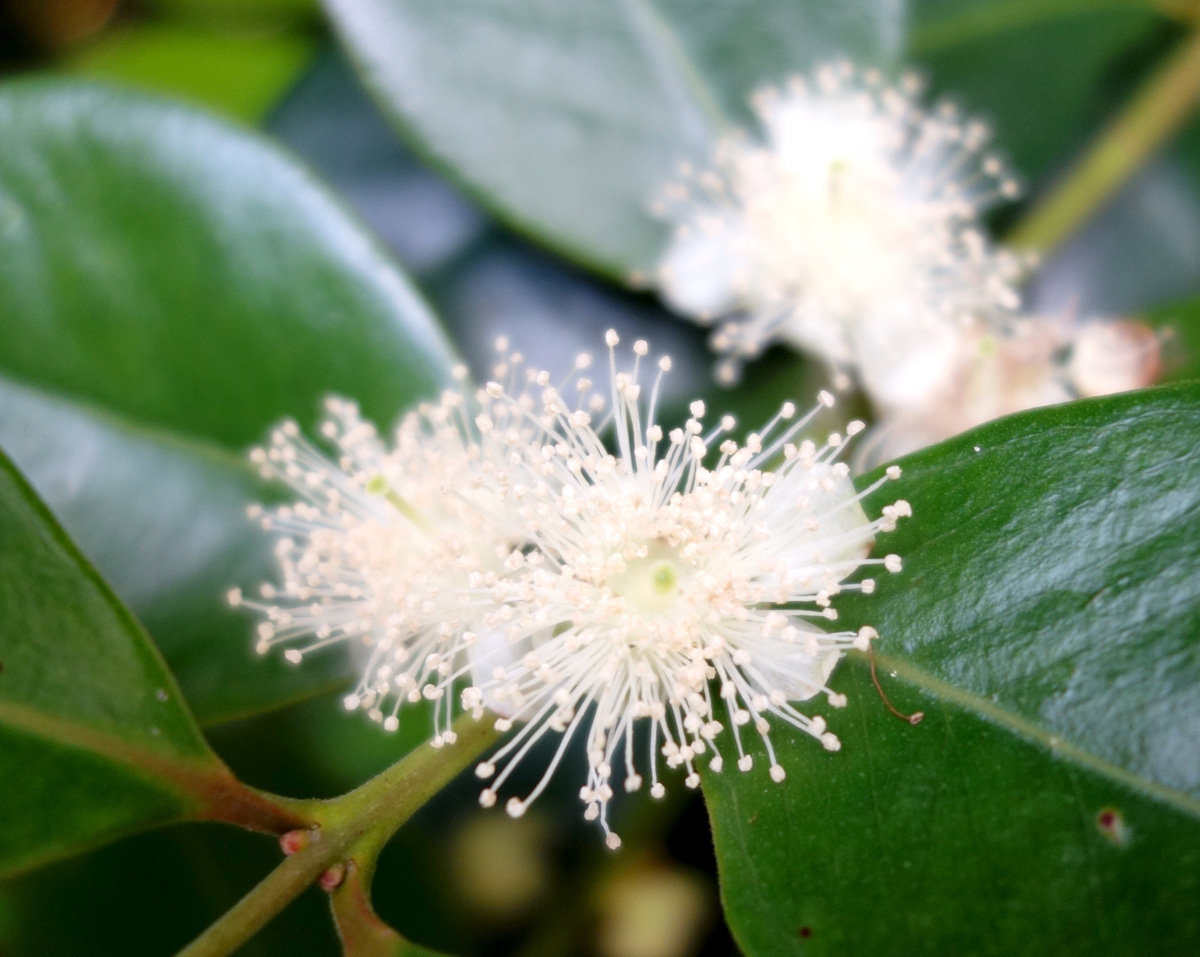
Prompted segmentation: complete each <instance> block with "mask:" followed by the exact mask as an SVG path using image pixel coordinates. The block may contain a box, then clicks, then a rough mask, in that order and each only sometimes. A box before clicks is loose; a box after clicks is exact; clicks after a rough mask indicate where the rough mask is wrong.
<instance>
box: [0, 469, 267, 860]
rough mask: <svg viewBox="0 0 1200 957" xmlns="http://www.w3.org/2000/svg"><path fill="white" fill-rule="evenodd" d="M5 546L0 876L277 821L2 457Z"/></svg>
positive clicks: (0, 615)
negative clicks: (212, 822) (144, 832)
mask: <svg viewBox="0 0 1200 957" xmlns="http://www.w3.org/2000/svg"><path fill="white" fill-rule="evenodd" d="M0 545H2V547H0V666H2V667H0V778H2V779H3V781H4V787H3V788H0V815H2V817H3V820H4V822H5V823H4V828H3V831H2V832H0V874H3V873H10V872H12V871H14V870H22V869H25V868H28V867H32V866H34V865H36V864H39V863H42V862H44V861H46V860H49V859H53V858H55V857H61V856H64V855H66V854H70V853H74V852H77V851H79V850H82V849H84V848H86V847H89V846H92V845H95V844H98V843H101V842H103V841H106V840H111V839H112V838H114V837H117V836H120V835H122V834H126V833H129V832H131V831H134V830H141V829H144V828H146V827H150V826H153V825H157V824H164V823H167V822H170V821H175V820H180V819H183V818H204V817H222V818H225V819H236V820H239V821H241V822H242V823H247V824H249V823H253V822H257V823H259V824H260V826H261V824H262V823H263V822H264V821H266V820H269V819H270V816H271V815H272V814H273V813H275V812H273V811H272V810H271V807H270V806H269V804H268V803H267V802H266V801H265V800H264V799H261V798H258V797H256V796H254V795H253V794H252V793H251V792H248V791H246V789H245V788H243V787H242V785H240V784H239V783H238V782H237V781H236V780H235V779H234V777H233V775H232V774H230V772H229V770H228V769H227V768H226V767H225V765H224V764H222V763H221V761H220V760H219V759H218V758H217V757H216V755H215V754H213V753H212V751H210V750H209V748H208V745H207V744H206V743H205V741H204V738H203V736H202V735H201V734H200V730H199V728H197V726H196V724H195V722H194V720H193V719H192V717H191V715H190V714H189V713H188V710H187V706H186V705H185V704H184V702H183V698H182V695H181V694H180V691H179V688H178V686H177V685H176V684H175V681H174V679H173V678H172V677H171V674H170V672H169V671H168V670H167V668H166V665H165V664H164V663H163V660H162V658H161V657H160V655H159V653H158V651H157V650H156V649H155V647H154V645H153V643H152V642H151V641H150V639H149V638H148V637H147V635H146V633H145V632H144V631H143V630H142V629H141V627H140V626H139V625H138V623H137V622H136V621H135V620H134V618H133V616H132V615H130V613H129V612H128V611H127V610H126V609H125V607H124V606H123V605H122V604H121V603H120V601H119V600H118V599H117V597H116V596H115V595H114V594H113V593H112V591H110V590H109V588H108V586H107V585H106V584H105V583H104V581H103V580H102V579H101V578H100V576H99V575H98V574H97V573H96V572H95V570H94V569H93V568H92V567H91V565H89V564H88V562H87V560H86V559H84V557H83V556H82V555H81V554H80V553H79V551H78V550H77V549H76V548H75V546H74V544H73V543H72V542H71V540H70V539H69V538H68V537H67V536H66V534H65V533H64V532H63V530H62V529H61V528H60V527H59V525H58V524H57V523H56V522H55V520H54V518H53V516H52V515H51V514H50V512H49V511H48V510H47V509H46V507H45V506H44V505H43V504H42V503H41V501H39V500H38V498H37V496H36V495H35V494H34V492H33V490H32V489H31V488H30V487H29V486H28V485H27V484H26V482H25V481H24V479H23V478H22V477H21V475H20V474H19V473H18V472H17V471H16V469H15V468H14V467H13V466H12V464H11V463H10V462H9V460H8V459H7V458H5V457H3V456H0ZM231 805H232V806H231ZM238 805H241V806H242V807H241V808H240V809H239V807H238ZM282 817H283V815H282V812H278V813H277V814H276V817H275V819H276V820H279V819H281V818H282Z"/></svg>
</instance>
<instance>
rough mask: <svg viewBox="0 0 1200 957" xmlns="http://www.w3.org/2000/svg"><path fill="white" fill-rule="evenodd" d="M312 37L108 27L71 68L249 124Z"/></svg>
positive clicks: (301, 61) (284, 82)
mask: <svg viewBox="0 0 1200 957" xmlns="http://www.w3.org/2000/svg"><path fill="white" fill-rule="evenodd" d="M312 52H313V43H312V41H311V40H310V39H309V38H308V37H305V36H301V35H296V34H291V33H279V34H273V35H269V36H263V35H260V34H257V33H245V32H234V31H218V30H213V29H206V28H204V27H200V26H195V25H190V24H178V23H147V24H136V25H133V26H128V27H124V28H121V29H117V30H112V31H107V32H105V33H104V34H102V35H101V36H100V38H99V39H97V40H96V41H95V42H93V43H91V44H89V45H88V46H87V47H86V48H84V49H83V50H82V51H81V52H79V53H77V54H75V55H73V56H72V57H71V58H70V60H69V61H68V62H67V63H66V69H67V70H68V71H69V72H71V73H75V74H78V75H80V76H84V77H91V78H95V79H102V80H113V81H117V82H120V83H126V84H130V85H132V86H136V87H139V88H142V89H145V90H149V91H152V92H157V93H168V94H171V95H173V96H181V97H184V98H185V99H188V100H192V101H194V102H196V103H201V104H203V105H205V106H209V107H212V108H214V109H217V110H220V111H221V112H223V113H228V114H229V115H230V116H234V117H237V118H238V119H241V120H245V121H248V122H257V121H258V120H260V119H262V117H263V116H264V115H266V113H267V111H268V110H269V109H270V108H271V107H272V106H274V105H275V103H276V102H277V101H278V100H279V97H280V96H281V95H282V94H283V93H284V91H285V90H286V89H287V88H288V86H290V85H291V83H292V82H293V81H294V80H295V78H296V76H297V74H298V73H299V72H300V71H301V70H302V69H303V67H304V65H305V64H306V63H307V62H308V60H309V59H310V58H311V56H312Z"/></svg>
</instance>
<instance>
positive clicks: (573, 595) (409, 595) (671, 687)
mask: <svg viewBox="0 0 1200 957" xmlns="http://www.w3.org/2000/svg"><path fill="white" fill-rule="evenodd" d="M607 342H608V346H609V379H610V382H611V388H610V390H609V391H610V394H609V398H608V400H607V401H606V400H605V399H604V397H603V396H602V395H601V394H600V393H599V392H598V391H596V390H595V389H594V387H593V384H592V382H591V380H590V379H588V378H587V377H586V376H585V375H584V374H583V373H584V372H585V370H586V369H587V368H588V366H589V365H590V359H589V358H588V357H586V356H584V357H581V358H580V359H579V360H578V361H577V363H576V366H575V371H574V373H573V374H572V377H569V378H574V381H573V382H564V383H559V384H557V385H551V383H550V377H549V376H548V375H547V374H545V373H539V372H532V371H529V372H525V374H524V377H523V380H524V381H523V382H522V383H520V384H521V385H522V388H521V389H517V388H516V385H517V384H518V382H517V377H516V376H515V375H512V374H510V375H509V381H508V382H507V383H504V382H500V381H497V382H492V383H489V384H488V385H487V386H486V388H485V389H482V390H479V391H478V392H477V393H475V394H474V395H472V396H471V397H470V398H469V399H468V398H467V396H466V393H465V391H464V390H463V389H461V388H459V389H457V390H450V391H449V392H448V393H447V394H446V395H445V396H444V397H443V399H442V401H441V402H440V403H438V404H437V405H432V406H426V407H423V408H422V409H420V410H418V411H417V413H415V414H414V415H413V416H410V417H409V418H408V419H406V421H405V423H404V424H402V426H401V428H400V430H399V432H398V437H397V442H396V445H395V448H394V449H385V448H384V447H383V445H382V444H381V443H380V442H379V440H378V439H377V438H376V436H375V434H374V431H373V430H372V429H371V428H370V427H369V426H367V425H366V424H365V423H363V422H362V421H361V419H359V418H358V417H357V413H356V412H355V411H354V410H353V409H352V407H349V406H348V405H346V404H344V403H341V402H340V401H339V400H334V401H333V403H332V404H331V407H330V411H331V422H332V423H333V424H332V425H328V424H327V426H326V427H325V429H324V430H323V431H324V434H325V437H326V438H327V439H328V440H330V441H332V442H333V443H334V444H336V446H337V447H338V451H339V461H338V463H337V464H336V465H334V463H332V462H330V461H329V460H328V459H326V458H325V457H324V456H322V455H321V454H320V453H319V452H318V451H317V450H316V449H315V448H314V447H312V446H310V445H309V444H308V443H306V442H305V440H304V439H303V438H302V437H301V436H300V435H299V432H298V430H297V429H296V428H295V427H294V425H291V424H285V425H284V426H282V427H281V428H280V429H279V430H277V432H276V433H275V435H274V436H273V440H272V443H271V445H270V447H269V448H268V449H266V450H263V451H261V452H259V453H256V460H257V461H258V462H259V464H260V465H261V466H262V467H263V469H264V473H265V474H267V475H269V476H273V477H282V478H284V479H285V480H286V481H288V482H289V483H290V484H291V485H292V487H293V488H294V489H295V490H296V491H297V492H299V493H300V494H301V495H302V496H303V499H304V500H303V501H302V502H299V503H296V504H293V505H289V506H285V507H283V508H277V509H274V510H271V511H269V512H267V511H264V512H261V513H257V514H259V517H260V518H261V520H263V521H264V523H265V524H266V526H267V527H268V528H270V529H273V530H277V531H280V532H282V533H284V534H285V535H286V536H287V537H286V538H284V539H283V542H282V543H281V546H280V562H281V567H282V569H283V583H282V585H279V586H266V591H265V592H264V593H263V596H262V599H261V600H257V599H256V600H254V601H250V600H247V599H242V598H241V596H240V595H235V596H234V597H235V598H236V599H237V600H239V601H241V602H243V603H245V604H248V605H251V606H252V607H254V608H256V609H258V610H260V611H261V612H262V613H263V614H264V615H265V620H264V621H263V623H262V625H261V626H260V645H259V647H260V650H266V649H267V648H270V647H272V646H274V645H276V644H280V643H285V644H287V645H288V650H287V652H286V654H287V655H288V656H289V658H291V659H292V660H297V661H298V660H300V658H301V657H302V656H303V655H305V654H307V653H309V652H310V651H312V650H313V649H316V648H320V647H324V646H326V645H328V644H331V643H333V642H336V641H341V640H345V639H347V638H354V639H356V640H358V641H360V642H361V644H362V645H363V646H364V647H365V648H366V649H367V658H366V662H365V665H364V672H363V677H362V679H361V680H360V682H359V685H358V687H357V688H356V689H355V691H354V692H353V693H352V694H351V695H350V696H349V697H348V698H347V705H348V706H351V707H361V708H364V709H366V710H367V711H368V713H369V714H370V715H371V716H372V717H373V718H375V719H376V720H379V721H381V722H382V723H383V725H384V727H385V728H388V729H394V728H395V727H396V726H397V724H398V710H399V708H400V707H401V705H402V704H403V703H404V702H410V701H411V702H415V701H419V700H421V699H428V700H431V701H433V702H435V714H436V715H437V716H438V717H437V718H436V719H435V721H436V734H437V737H436V739H435V743H446V742H448V741H450V740H452V735H451V733H449V732H448V731H447V730H446V729H447V728H448V726H449V720H450V718H451V717H452V711H453V705H452V702H453V699H454V698H455V696H456V695H455V692H456V691H458V692H459V698H460V701H461V705H462V707H463V708H464V709H466V710H468V711H470V712H472V713H473V714H474V715H475V716H476V717H477V718H483V716H484V714H485V713H486V712H488V711H490V712H492V713H493V714H495V715H497V716H498V718H497V719H496V726H497V727H498V728H499V729H500V730H502V731H507V730H509V729H511V728H517V730H516V732H515V733H514V734H513V735H512V737H511V738H510V739H509V740H508V741H507V742H505V743H504V744H503V745H502V746H501V747H500V748H499V750H498V751H497V752H496V753H495V754H494V755H492V756H491V757H490V758H489V759H488V760H486V761H484V762H482V763H481V764H480V765H479V766H478V768H477V773H478V775H479V777H480V778H482V779H485V780H486V781H487V785H486V787H485V788H484V790H483V791H482V793H481V796H480V801H481V803H482V804H484V805H485V806H490V805H492V804H494V803H496V802H497V800H498V796H499V793H500V791H501V789H502V788H503V787H504V785H505V783H506V782H507V781H508V779H509V778H510V777H511V775H512V774H513V772H514V769H515V768H516V767H518V766H519V765H520V764H521V762H522V761H523V760H524V759H525V758H526V757H527V756H528V755H529V754H530V752H531V751H532V750H533V748H534V746H535V745H536V743H537V742H538V741H539V740H541V739H542V738H543V737H545V736H546V735H547V734H554V735H558V736H559V742H558V745H557V748H556V749H555V752H554V755H553V757H552V758H551V759H550V761H549V763H548V766H547V767H546V769H545V772H544V774H543V775H542V776H541V779H540V780H539V781H538V783H537V784H536V786H535V787H534V788H533V789H532V790H531V791H530V792H529V793H527V794H525V795H524V796H523V797H512V798H510V799H509V800H508V801H507V803H506V807H507V809H508V811H509V813H510V814H513V815H514V816H515V815H520V814H521V813H523V812H524V810H525V808H526V807H527V806H528V804H529V803H530V802H531V801H533V800H535V799H536V798H537V797H538V795H540V794H541V793H542V791H544V789H545V788H546V787H547V785H548V783H549V781H550V780H551V778H552V776H553V775H554V773H555V771H556V769H557V767H558V765H559V764H560V762H561V760H562V758H563V757H564V755H565V754H566V753H567V751H568V749H569V748H570V747H571V745H572V742H576V741H579V742H580V744H581V746H582V747H583V748H584V750H585V751H586V754H587V761H588V777H587V781H586V782H585V784H584V786H583V787H582V789H581V792H580V796H581V798H582V800H583V802H584V805H585V817H587V818H588V819H595V820H598V821H599V822H600V824H601V826H602V827H603V829H604V831H605V833H606V835H607V840H608V843H609V845H610V846H613V847H616V846H617V845H618V844H619V843H620V842H619V839H618V838H617V836H616V834H614V833H612V832H611V830H610V828H609V824H608V807H609V802H610V801H611V799H612V797H613V793H614V774H616V772H615V771H614V768H617V767H622V772H621V773H619V774H617V779H618V781H619V782H620V784H621V785H622V786H623V788H624V789H625V790H626V791H636V790H638V789H639V788H641V787H642V785H643V782H644V779H645V777H648V778H649V789H650V792H651V794H652V795H653V796H655V797H660V796H662V794H663V793H664V791H665V784H664V782H663V781H662V780H660V774H659V764H660V760H659V759H660V758H662V759H665V763H666V766H667V767H669V768H676V767H680V768H682V769H683V770H684V774H685V783H686V784H687V786H689V787H695V786H697V785H698V784H699V781H700V776H699V762H700V761H701V760H704V761H705V762H706V763H707V767H708V768H709V769H711V770H712V771H714V772H716V771H720V770H721V769H722V767H723V765H724V762H725V756H726V755H728V756H730V758H731V759H732V760H733V761H734V762H735V764H736V766H737V767H738V768H739V769H740V770H742V771H749V770H750V769H751V767H752V765H753V760H754V759H753V757H752V755H751V754H750V753H749V750H748V748H747V745H746V739H745V736H746V734H747V733H748V732H751V731H752V732H753V733H754V734H755V735H757V736H758V737H760V738H761V740H762V742H763V747H764V749H765V752H766V756H767V761H768V768H769V773H770V776H771V778H772V779H774V780H776V781H781V780H783V778H784V776H785V772H784V768H783V767H782V765H781V764H780V763H779V761H778V760H777V759H776V753H775V750H774V747H773V744H772V739H771V733H772V730H773V729H774V728H777V727H780V726H788V727H791V728H794V729H798V730H800V731H802V732H804V733H806V734H809V735H811V736H812V737H814V738H816V739H817V740H818V741H819V742H820V743H821V744H822V745H824V747H825V748H827V749H829V750H837V749H838V748H839V747H840V742H839V740H838V738H837V737H836V736H835V735H834V734H833V733H832V732H830V731H829V730H828V728H827V725H826V721H825V719H824V718H823V717H821V716H820V715H809V714H806V713H804V712H803V711H801V710H799V709H798V708H797V707H796V706H795V704H794V702H798V701H804V700H807V699H811V698H816V697H818V696H822V697H823V698H824V700H825V702H826V703H827V704H828V705H829V706H830V707H834V708H836V707H840V706H841V705H843V704H844V703H845V698H844V697H843V696H842V695H840V694H838V693H837V692H835V691H833V690H832V689H831V688H830V687H829V685H828V679H829V676H830V674H831V673H832V671H833V668H834V666H835V665H836V663H837V661H838V660H839V658H840V657H841V656H842V655H843V654H844V653H845V651H846V650H848V649H850V648H858V649H861V650H866V649H867V648H868V647H869V643H870V641H871V639H872V638H873V637H875V632H874V631H873V630H872V629H870V628H862V629H860V630H857V631H837V630H831V629H832V628H833V626H832V622H834V621H836V619H837V613H836V611H835V610H834V607H833V603H834V600H835V598H836V596H837V595H838V594H839V593H841V592H844V591H850V590H858V591H862V592H870V591H872V590H873V588H874V579H872V578H869V577H868V578H864V579H861V580H858V581H855V582H849V581H848V579H849V578H850V577H851V576H852V575H853V573H855V572H856V571H858V570H859V569H862V568H864V567H868V566H882V567H883V568H884V569H885V570H887V571H889V572H895V571H899V570H900V559H899V558H898V557H897V556H895V555H887V556H884V557H879V558H872V557H870V556H869V552H870V550H871V547H872V545H873V543H874V538H875V535H876V533H877V532H880V531H888V530H891V529H892V528H894V526H895V524H896V521H897V520H898V519H899V518H901V517H903V516H906V515H908V514H910V509H909V507H908V505H907V503H905V502H903V501H898V502H895V503H894V504H891V505H888V506H886V507H885V508H883V510H882V515H881V516H880V517H879V518H878V519H875V520H870V519H868V518H867V516H866V514H865V513H864V512H863V509H862V505H861V502H862V500H863V499H864V498H865V497H866V496H868V495H870V494H871V493H873V492H874V491H875V490H876V489H877V488H879V486H881V485H882V484H883V483H884V482H886V481H888V480H889V479H893V478H897V477H898V476H899V469H897V468H895V467H893V468H891V469H889V470H888V471H887V473H886V474H885V475H884V477H883V478H881V479H880V480H879V481H877V482H875V483H873V484H871V485H870V486H868V487H866V488H864V489H862V490H861V491H857V490H855V488H854V487H853V485H852V484H851V481H850V478H849V470H848V468H847V466H846V465H845V464H844V463H843V462H840V461H838V456H839V454H840V452H841V451H842V449H843V448H844V447H845V444H846V440H847V439H848V438H849V437H850V436H853V435H854V434H855V433H857V432H858V431H860V430H861V428H862V424H861V423H858V422H852V423H850V424H849V426H848V427H847V428H846V430H845V435H841V434H833V435H830V436H829V437H828V438H827V439H826V440H825V441H824V442H822V443H820V444H818V443H816V442H814V441H813V440H812V439H811V438H809V437H808V431H809V429H810V426H811V425H812V422H813V419H814V418H815V416H816V415H817V414H818V412H820V411H821V409H822V408H826V407H829V406H831V405H833V402H834V400H833V397H832V396H831V395H829V394H828V393H822V394H821V396H820V403H819V404H818V406H817V407H816V408H814V409H813V410H812V411H811V412H809V413H808V414H807V415H802V416H798V415H797V413H796V408H795V406H794V405H793V404H792V403H785V404H784V405H783V407H782V408H781V409H780V410H779V412H778V413H777V414H776V415H775V416H774V418H772V420H771V421H770V422H769V423H767V425H766V427H765V428H763V429H762V430H761V432H758V433H754V434H750V435H749V436H747V437H746V438H745V439H744V440H742V441H737V440H735V439H734V438H733V436H732V433H733V430H734V428H735V425H736V423H735V422H734V420H733V419H732V418H731V417H729V416H723V417H721V418H720V419H719V420H718V421H717V422H715V423H713V424H706V422H705V415H706V410H705V407H704V403H702V402H695V403H693V404H692V406H691V416H690V418H688V419H687V420H686V421H685V422H684V424H683V425H682V426H681V427H679V428H676V429H673V430H671V431H670V432H664V430H663V428H662V427H661V426H660V425H658V423H657V421H656V407H657V405H658V400H659V394H660V387H661V383H662V380H663V376H664V375H665V373H666V372H667V371H668V370H669V368H670V360H669V359H667V358H665V357H664V358H662V359H660V360H659V361H658V362H657V364H656V371H655V372H654V379H653V385H652V387H651V389H650V390H649V395H648V398H647V397H645V396H643V390H642V386H641V384H640V374H641V372H642V365H643V363H644V361H646V357H647V355H648V347H647V345H646V343H644V342H641V341H639V342H637V343H635V344H634V347H633V353H634V358H633V363H632V367H631V368H629V369H619V368H618V363H617V356H616V345H617V343H618V339H617V335H616V333H614V332H609V333H608V336H607ZM516 364H517V363H512V362H509V363H507V364H505V366H504V368H505V369H506V370H507V371H509V372H510V373H511V371H512V367H513V366H515V365H516ZM568 396H569V398H568ZM610 433H611V435H610ZM609 435H610V441H609V443H608V444H606V442H605V440H604V438H603V436H609ZM314 639H315V640H314ZM300 641H307V642H308V643H307V644H306V645H304V646H303V647H298V646H297V643H298V642H300ZM389 700H390V701H391V707H390V710H389V709H386V708H385V707H384V702H385V701H389ZM638 727H643V728H644V731H642V730H639V731H638V734H637V736H636V737H635V728H638ZM580 739H582V740H580ZM639 754H642V755H644V760H642V759H639Z"/></svg>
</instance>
